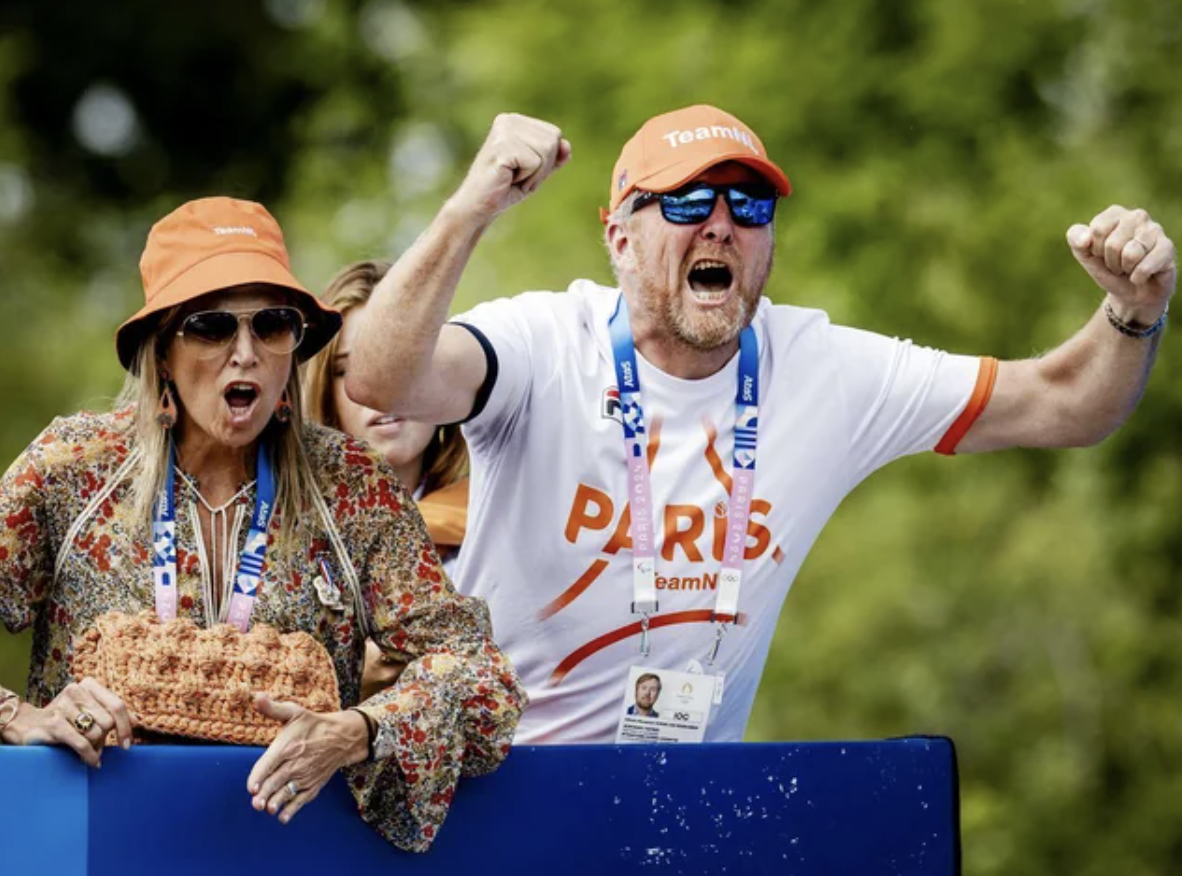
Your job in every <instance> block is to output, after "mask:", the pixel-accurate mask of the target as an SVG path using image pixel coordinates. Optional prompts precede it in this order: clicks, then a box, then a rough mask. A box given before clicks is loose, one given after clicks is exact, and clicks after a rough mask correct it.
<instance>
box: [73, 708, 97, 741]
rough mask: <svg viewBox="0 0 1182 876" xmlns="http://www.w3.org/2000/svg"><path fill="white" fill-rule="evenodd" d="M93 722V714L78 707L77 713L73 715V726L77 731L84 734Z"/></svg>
mask: <svg viewBox="0 0 1182 876" xmlns="http://www.w3.org/2000/svg"><path fill="white" fill-rule="evenodd" d="M94 724H95V720H94V715H92V714H90V712H88V711H87V710H86V709H79V710H78V714H77V715H75V716H74V726H75V727H76V728H77V729H78V732H79V733H81V734H82V735H83V736H85V735H86V734H87V733H88V732H89V731H90V728H91V727H93V726H94Z"/></svg>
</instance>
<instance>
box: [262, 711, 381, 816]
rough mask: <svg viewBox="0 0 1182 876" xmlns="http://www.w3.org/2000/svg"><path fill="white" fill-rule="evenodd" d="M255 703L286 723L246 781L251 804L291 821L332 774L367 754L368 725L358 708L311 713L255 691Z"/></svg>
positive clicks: (271, 715) (268, 715) (267, 713)
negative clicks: (251, 797)
mask: <svg viewBox="0 0 1182 876" xmlns="http://www.w3.org/2000/svg"><path fill="white" fill-rule="evenodd" d="M254 706H255V708H256V709H258V710H259V712H261V713H262V714H264V715H266V716H267V717H268V718H275V719H277V720H279V721H282V722H283V723H284V725H285V726H284V728H283V729H282V730H280V731H279V735H278V736H277V737H275V741H274V742H272V743H271V745H270V747H269V748H267V750H266V751H265V752H263V756H262V757H260V758H259V759H258V762H257V763H256V764H255V765H254V769H252V770H251V771H250V776H249V777H248V778H247V780H246V789H247V790H248V791H249V792H250V793H251V795H252V796H253V799H252V800H251V805H253V806H254V808H255V809H257V810H259V811H260V812H263V811H266V812H268V813H270V814H271V815H278V816H279V820H280V821H281V822H283V823H284V824H287V822H289V821H291V819H292V818H294V817H295V814H296V813H297V812H299V811H300V810H301V809H302V808H303V807H304V804H305V803H310V802H311V801H312V800H315V799H316V796H317V795H318V794H319V793H320V789H321V788H323V787H324V786H325V784H326V783H327V782H328V780H329V779H331V778H332V776H333V773H335V772H336V771H337V770H338V769H340V768H341V767H344V766H349V765H350V764H355V763H360V762H361V761H363V760H365V759H366V758H367V757H368V756H369V727H368V726H367V722H366V718H365V716H364V715H362V714H361V713H360V712H354V711H346V712H332V713H330V714H319V713H317V712H310V711H308V710H307V709H305V708H302V707H301V706H297V705H296V704H295V703H283V702H276V701H274V700H272V699H271V698H270V697H268V696H267V695H266V694H255V699H254Z"/></svg>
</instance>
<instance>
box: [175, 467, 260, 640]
mask: <svg viewBox="0 0 1182 876" xmlns="http://www.w3.org/2000/svg"><path fill="white" fill-rule="evenodd" d="M258 469H259V471H258V486H257V489H258V493H257V495H256V496H255V503H254V514H253V515H252V516H251V522H250V532H248V533H247V535H246V545H245V546H244V547H243V548H242V556H241V557H240V558H239V560H238V573H237V576H236V577H235V579H234V592H233V594H232V595H231V596H230V611H229V617H228V618H227V620H228V621H229V623H231V624H233V625H234V626H236V627H238V629H240V630H241V631H242V632H246V630H247V629H248V628H249V627H250V615H251V613H252V612H253V611H254V602H255V597H256V596H257V594H258V589H259V581H260V579H261V577H262V574H263V561H264V560H265V559H266V556H267V528H268V526H269V525H270V522H271V514H272V512H273V511H274V509H275V478H274V474H273V471H272V468H271V453H270V449H269V448H268V447H266V446H265V445H264V446H263V447H261V448H260V449H259V456H258ZM175 478H176V446H175V445H170V446H169V448H168V470H167V471H166V472H165V478H164V489H163V490H162V491H161V493H160V496H159V497H158V498H157V500H156V503H155V513H154V515H153V518H152V548H153V556H152V577H153V579H154V581H155V589H156V616H157V617H159V618H160V620H161V622H164V621H169V620H172V619H173V618H175V617H176V603H177V595H176V594H177V577H176V496H175V490H174V480H175Z"/></svg>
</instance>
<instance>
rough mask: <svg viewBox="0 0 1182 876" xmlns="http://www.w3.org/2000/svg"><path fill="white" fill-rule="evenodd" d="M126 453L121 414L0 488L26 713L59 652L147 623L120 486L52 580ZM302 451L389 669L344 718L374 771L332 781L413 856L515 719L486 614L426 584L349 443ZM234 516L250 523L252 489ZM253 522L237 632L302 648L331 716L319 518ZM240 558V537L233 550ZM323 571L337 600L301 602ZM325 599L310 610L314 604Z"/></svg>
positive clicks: (182, 518)
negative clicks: (256, 581)
mask: <svg viewBox="0 0 1182 876" xmlns="http://www.w3.org/2000/svg"><path fill="white" fill-rule="evenodd" d="M135 445H136V438H135V430H134V426H133V418H132V416H131V411H130V409H125V410H122V411H118V412H115V413H107V414H90V413H82V414H77V415H75V416H72V417H66V418H61V419H57V420H55V421H54V422H53V423H52V424H51V425H50V426H49V428H48V429H46V430H45V431H44V432H43V433H42V434H41V436H40V437H38V438H37V440H36V441H34V442H33V444H32V445H30V446H29V448H28V449H27V450H25V452H24V453H23V454H21V456H20V457H19V458H18V459H17V460H16V462H14V463H13V464H12V466H11V468H9V470H8V472H7V473H6V474H5V475H4V478H3V480H2V481H0V521H2V525H0V619H2V620H3V622H4V625H5V626H6V627H7V628H8V629H9V630H10V631H13V632H16V631H18V630H21V629H24V628H26V627H28V626H30V625H32V626H33V629H34V637H33V653H32V661H31V668H30V672H29V684H28V696H29V699H30V700H31V701H32V702H33V703H35V704H38V705H40V706H44V705H45V704H47V703H48V702H49V701H50V700H52V699H53V698H54V696H56V695H57V694H58V693H59V692H60V691H61V690H62V689H63V688H64V687H65V686H66V685H67V684H69V683H70V682H71V681H72V680H73V677H72V674H71V669H70V664H71V657H72V651H71V643H72V642H73V641H74V639H75V637H76V636H78V635H79V634H80V633H81V632H82V631H84V630H86V629H87V628H88V627H90V626H91V625H92V623H93V621H94V619H95V617H96V616H98V615H100V614H102V613H103V612H106V611H109V610H119V611H123V612H136V611H140V610H142V609H144V608H152V607H153V606H154V590H153V579H152V556H151V540H150V535H149V532H150V522H149V521H143V520H136V519H134V511H133V509H132V501H131V498H130V496H131V478H130V476H129V477H128V478H127V481H126V483H123V484H120V485H119V486H118V487H116V488H115V490H114V492H113V493H111V495H110V497H109V498H107V499H106V501H104V502H103V503H102V504H101V505H100V506H99V507H98V508H97V509H96V510H95V511H94V513H93V515H92V516H91V517H90V519H89V520H88V521H87V522H86V524H85V525H84V526H83V527H82V529H81V530H80V531H79V532H78V533H77V535H76V536H75V538H74V540H73V543H72V548H71V549H70V550H68V551H65V552H63V562H62V565H61V568H60V569H59V571H58V574H57V575H56V578H55V575H54V565H55V562H56V561H57V557H58V554H59V551H60V548H61V546H62V541H63V539H64V538H65V537H66V534H67V531H68V530H69V529H70V526H71V523H73V522H74V520H75V519H76V518H78V517H79V515H80V514H81V513H82V512H83V509H84V508H86V506H87V505H88V504H89V503H90V502H91V500H92V499H93V498H94V497H95V496H96V495H97V494H98V493H100V492H101V491H102V490H103V488H104V486H105V485H106V483H107V481H108V480H109V479H110V478H111V477H112V476H113V475H114V474H115V472H116V470H117V469H118V468H119V467H120V465H122V464H123V462H124V461H125V460H126V459H127V457H128V456H129V454H131V453H132V452H133V450H134V448H135ZM304 445H305V449H306V451H307V454H308V457H309V460H310V462H311V465H312V471H313V473H314V476H315V478H316V481H317V485H318V487H319V489H320V492H321V494H322V495H323V496H324V499H325V501H326V503H327V506H328V509H329V512H330V514H331V515H332V517H333V518H334V523H335V526H336V529H337V532H338V533H339V534H340V537H341V540H342V541H343V543H344V545H345V547H346V550H347V552H348V554H349V556H350V558H351V560H352V563H353V566H354V568H355V569H356V573H357V577H358V578H359V579H360V584H361V592H362V594H363V595H364V598H365V601H366V602H367V603H368V604H367V607H366V611H367V612H368V615H369V618H368V619H369V628H370V629H371V630H372V636H373V639H374V640H375V641H376V642H377V644H378V646H379V647H380V648H381V649H382V651H383V652H384V653H385V654H387V655H389V656H390V657H391V658H393V659H397V660H400V661H403V662H405V663H407V667H406V670H405V671H404V672H403V673H402V675H401V677H400V678H399V679H398V682H397V683H396V684H395V685H394V686H393V687H391V688H389V689H387V690H384V691H382V692H381V693H378V694H376V695H374V696H373V697H371V698H370V699H369V700H367V701H365V703H363V704H361V706H360V708H361V709H362V710H363V711H364V712H365V713H366V714H367V715H368V716H369V717H371V718H372V719H374V721H375V722H376V725H377V728H378V731H377V737H376V739H375V741H374V758H373V760H371V761H367V762H365V763H362V764H358V765H357V766H354V767H349V768H348V769H347V770H346V773H347V778H348V780H349V784H350V786H351V787H352V790H353V794H354V796H355V797H356V798H357V802H358V806H359V808H360V811H361V814H362V816H363V817H364V818H365V820H366V821H368V822H369V823H370V824H372V825H373V826H374V827H375V828H376V829H377V830H378V831H379V832H380V833H382V835H383V836H385V837H386V838H387V839H388V840H390V841H391V842H393V843H395V844H396V845H398V846H400V847H402V848H405V849H410V850H414V851H424V850H426V848H427V847H428V846H429V845H430V844H431V841H432V840H433V839H434V837H435V834H436V831H437V830H438V829H439V826H440V825H441V824H442V822H443V819H444V817H445V816H446V814H447V810H448V806H449V804H450V802H451V799H452V794H453V792H454V790H455V786H456V782H457V780H458V778H459V776H460V775H461V774H464V775H477V774H480V773H485V772H488V771H490V770H492V769H494V768H495V767H496V766H497V764H498V763H499V762H500V761H501V760H502V759H503V758H504V757H505V755H506V754H507V753H508V750H509V745H510V742H511V741H512V737H513V731H514V729H515V728H516V725H517V719H518V717H519V716H520V713H521V710H522V709H523V708H524V707H525V705H526V703H527V698H526V694H525V691H524V689H523V688H522V687H521V685H520V683H519V681H518V679H517V675H516V673H515V672H514V670H513V667H512V666H511V665H510V663H509V661H508V660H507V659H506V658H505V657H504V656H503V655H502V654H501V652H500V651H499V650H498V649H497V647H496V645H494V644H493V641H492V627H491V623H490V621H489V617H488V608H487V606H486V605H485V603H484V602H483V601H481V600H479V599H474V598H469V597H464V596H460V595H459V594H457V593H456V592H455V590H454V589H453V588H452V585H451V582H450V581H448V579H447V577H446V575H445V574H444V573H443V571H442V569H441V567H440V563H439V559H438V557H437V555H436V553H435V550H434V548H433V547H432V545H431V541H430V539H429V538H428V536H427V532H426V529H425V527H424V525H423V522H422V519H421V518H420V517H419V514H418V513H417V511H416V510H415V506H414V502H413V501H412V500H411V498H410V496H409V495H408V494H407V492H406V491H405V490H404V489H403V487H402V486H401V485H400V484H399V483H398V480H397V479H396V478H395V477H394V476H393V474H392V471H391V470H390V469H389V468H388V466H387V465H386V463H385V462H384V461H382V460H381V458H380V457H378V456H377V455H376V454H374V453H373V452H372V451H370V450H369V449H368V448H367V447H366V446H365V445H364V444H362V443H360V442H358V441H355V440H354V439H352V438H349V437H348V436H346V435H343V434H341V433H339V432H335V431H332V430H329V429H325V428H322V427H320V426H315V425H308V426H306V427H305V434H304ZM183 490H184V487H183V485H182V481H181V478H180V476H179V475H178V477H177V482H176V492H177V497H178V501H177V507H176V518H177V520H176V542H177V576H178V596H179V599H178V608H177V614H178V616H181V617H183V616H186V615H187V616H189V617H191V618H192V619H193V620H194V622H196V623H197V624H203V623H204V621H203V617H204V609H205V607H204V604H203V596H202V593H203V587H202V583H201V569H200V558H199V556H198V551H197V543H196V536H195V531H194V526H193V521H192V520H191V518H190V513H191V512H190V510H189V509H190V508H191V507H192V506H191V505H190V503H189V502H187V501H181V497H182V495H184V493H183ZM239 501H241V502H243V503H244V504H246V505H247V513H249V510H250V509H251V508H253V507H254V490H253V488H251V489H250V490H248V491H247V492H246V493H245V494H244V495H243V496H242V497H241V498H240V499H239ZM281 526H282V520H280V519H279V515H278V514H276V515H275V517H274V518H273V519H272V521H271V526H270V531H269V542H268V550H267V556H266V566H265V568H264V570H263V576H262V583H261V586H260V589H259V596H258V600H257V602H256V604H255V609H254V614H253V618H252V620H253V622H255V623H267V624H270V625H272V626H274V627H276V628H277V629H278V630H279V631H280V632H291V631H295V630H303V631H305V632H307V633H310V634H311V635H312V636H314V637H315V638H316V639H317V640H318V641H320V642H321V643H322V644H323V645H324V646H325V648H327V650H328V653H329V655H330V656H331V657H332V660H333V664H334V666H335V667H336V672H337V678H338V682H339V686H340V692H341V701H342V707H349V706H353V705H356V704H357V701H358V698H359V691H360V681H361V670H362V661H363V658H364V654H365V636H364V633H363V632H362V631H361V625H360V624H359V623H358V618H356V617H355V610H356V609H355V603H354V601H353V600H352V598H351V595H350V590H349V589H348V586H347V584H346V583H345V582H346V578H345V576H344V574H343V573H342V572H341V571H340V569H339V563H338V561H337V557H336V555H335V553H334V552H333V550H332V548H331V547H330V539H329V535H328V533H327V532H326V531H324V530H325V527H324V526H323V524H322V522H321V518H320V517H319V515H317V514H315V513H309V514H308V515H307V517H306V519H301V521H300V522H299V525H298V526H297V527H295V534H294V536H292V537H291V538H290V539H288V540H287V541H288V542H289V543H284V542H285V539H284V538H283V535H282V532H281ZM244 541H245V527H243V532H242V533H241V535H240V537H239V543H238V546H237V551H240V550H241V549H242V545H243V543H244ZM322 563H324V564H327V565H328V567H329V570H330V575H331V578H332V579H333V585H332V586H334V587H336V588H337V589H339V590H340V598H339V599H336V598H335V595H334V594H332V593H329V594H325V593H324V590H323V588H324V578H323V577H321V580H320V582H318V583H319V584H320V586H321V588H322V590H321V592H320V594H319V595H318V593H317V589H316V587H315V586H314V583H313V582H314V581H315V579H316V578H317V577H318V576H321V575H322V565H321V564H322ZM326 595H327V597H328V598H325V596H326Z"/></svg>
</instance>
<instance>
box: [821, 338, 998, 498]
mask: <svg viewBox="0 0 1182 876" xmlns="http://www.w3.org/2000/svg"><path fill="white" fill-rule="evenodd" d="M830 340H831V343H832V344H833V345H834V347H835V349H834V353H835V354H836V360H837V362H838V363H839V364H838V371H839V374H840V383H841V386H840V388H839V392H840V393H841V394H842V396H843V402H844V404H845V405H846V410H847V412H848V416H849V423H850V427H851V436H850V446H849V452H850V462H851V466H852V469H851V477H852V480H851V483H850V486H851V487H852V486H853V485H854V484H856V483H857V482H859V481H861V480H862V479H863V478H865V477H866V476H868V475H869V474H870V473H871V472H873V471H875V470H876V469H878V468H879V467H881V466H883V465H885V464H886V463H888V462H890V461H891V460H894V459H898V458H899V457H901V456H907V455H909V454H912V453H919V452H920V451H924V450H938V451H940V452H941V453H947V454H951V453H953V452H955V449H956V443H957V442H959V440H960V438H961V437H963V435H964V433H965V432H966V431H968V428H969V427H970V426H971V425H972V423H973V421H974V420H975V419H976V417H977V416H978V415H979V414H980V413H981V411H982V410H983V409H984V407H985V404H987V403H988V397H989V392H990V391H991V390H992V381H993V378H994V376H995V374H996V362H995V360H992V359H987V358H985V359H983V358H980V357H977V356H957V355H952V354H950V353H945V352H943V351H941V350H934V349H931V348H930V347H921V346H917V345H916V344H913V343H912V342H911V341H907V340H899V339H898V338H888V337H884V336H882V335H876V334H873V333H871V332H865V331H860V330H858V329H851V328H845V327H842V326H833V327H831V329H830Z"/></svg>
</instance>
